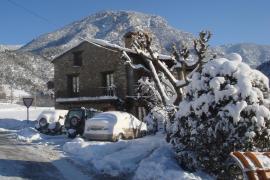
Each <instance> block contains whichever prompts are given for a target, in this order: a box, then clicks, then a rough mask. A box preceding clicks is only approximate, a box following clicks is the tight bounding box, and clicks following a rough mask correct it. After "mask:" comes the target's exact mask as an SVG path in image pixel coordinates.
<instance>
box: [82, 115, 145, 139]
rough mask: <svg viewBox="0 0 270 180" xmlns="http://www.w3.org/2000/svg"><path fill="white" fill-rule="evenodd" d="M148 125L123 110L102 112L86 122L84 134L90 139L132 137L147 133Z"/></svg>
mask: <svg viewBox="0 0 270 180" xmlns="http://www.w3.org/2000/svg"><path fill="white" fill-rule="evenodd" d="M146 132H147V126H146V124H145V123H144V122H142V121H140V120H138V119H137V118H136V117H134V116H133V115H132V114H129V113H127V112H121V111H108V112H103V113H100V114H98V115H96V116H94V117H93V118H91V119H88V120H87V121H86V123H85V129H84V134H83V136H84V137H85V138H87V139H89V140H110V141H118V140H119V139H132V138H137V137H142V136H144V135H146Z"/></svg>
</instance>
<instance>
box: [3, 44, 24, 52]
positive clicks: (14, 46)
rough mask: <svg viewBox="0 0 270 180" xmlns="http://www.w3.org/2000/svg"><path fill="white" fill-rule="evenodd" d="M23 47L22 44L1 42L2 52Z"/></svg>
mask: <svg viewBox="0 0 270 180" xmlns="http://www.w3.org/2000/svg"><path fill="white" fill-rule="evenodd" d="M21 47H22V45H4V44H0V52H4V51H14V50H17V49H19V48H21Z"/></svg>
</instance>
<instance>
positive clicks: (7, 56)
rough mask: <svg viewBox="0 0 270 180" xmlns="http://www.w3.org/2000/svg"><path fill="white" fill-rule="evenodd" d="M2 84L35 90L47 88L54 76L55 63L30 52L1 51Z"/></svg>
mask: <svg viewBox="0 0 270 180" xmlns="http://www.w3.org/2000/svg"><path fill="white" fill-rule="evenodd" d="M0 64H1V66H0V85H9V86H12V87H13V88H14V89H18V90H24V91H27V92H34V89H37V90H40V91H44V90H46V82H48V81H49V80H50V79H52V78H53V65H52V64H51V63H50V61H48V60H47V59H44V58H43V57H41V56H38V55H35V54H32V53H29V52H17V51H5V52H0Z"/></svg>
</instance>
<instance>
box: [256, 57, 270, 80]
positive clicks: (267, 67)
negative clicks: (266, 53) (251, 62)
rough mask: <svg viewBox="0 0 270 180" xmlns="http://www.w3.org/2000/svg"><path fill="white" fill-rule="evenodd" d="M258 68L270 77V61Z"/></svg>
mask: <svg viewBox="0 0 270 180" xmlns="http://www.w3.org/2000/svg"><path fill="white" fill-rule="evenodd" d="M257 69H258V70H259V71H261V72H263V73H264V74H265V75H266V76H267V77H268V78H269V79H270V61H267V62H264V63H262V64H261V65H259V66H258V68H257Z"/></svg>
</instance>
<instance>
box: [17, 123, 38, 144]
mask: <svg viewBox="0 0 270 180" xmlns="http://www.w3.org/2000/svg"><path fill="white" fill-rule="evenodd" d="M17 139H18V140H20V141H25V142H28V143H30V142H32V141H38V140H41V139H42V137H41V135H40V133H39V132H38V131H37V130H36V129H34V128H32V127H28V128H24V129H22V130H19V131H18V132H17Z"/></svg>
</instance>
